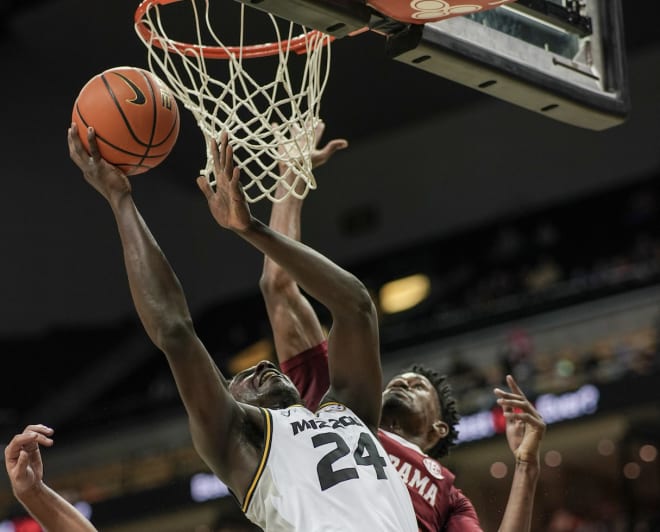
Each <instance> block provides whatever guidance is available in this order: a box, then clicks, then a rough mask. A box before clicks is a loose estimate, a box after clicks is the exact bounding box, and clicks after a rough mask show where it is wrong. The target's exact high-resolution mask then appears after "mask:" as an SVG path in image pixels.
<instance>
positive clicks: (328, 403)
mask: <svg viewBox="0 0 660 532" xmlns="http://www.w3.org/2000/svg"><path fill="white" fill-rule="evenodd" d="M330 405H338V406H343V407H344V408H347V407H346V405H345V404H344V403H340V402H339V401H325V402H324V403H321V404H320V405H319V406H318V407H317V408H316V411H317V412H318V411H319V410H321V408H325V407H326V406H330Z"/></svg>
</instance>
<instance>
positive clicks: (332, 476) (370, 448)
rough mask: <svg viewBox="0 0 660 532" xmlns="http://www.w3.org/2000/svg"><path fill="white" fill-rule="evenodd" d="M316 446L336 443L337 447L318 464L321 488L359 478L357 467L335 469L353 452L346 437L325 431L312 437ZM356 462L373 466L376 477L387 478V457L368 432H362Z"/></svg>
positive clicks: (354, 457) (360, 464)
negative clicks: (337, 463) (382, 453)
mask: <svg viewBox="0 0 660 532" xmlns="http://www.w3.org/2000/svg"><path fill="white" fill-rule="evenodd" d="M312 443H313V444H314V447H321V446H323V445H334V446H335V448H334V449H333V450H331V451H330V452H329V453H328V454H326V455H325V456H324V457H323V458H321V460H320V461H319V463H318V465H317V466H316V472H317V473H318V476H319V482H320V483H321V490H322V491H324V490H327V489H328V488H331V487H332V486H334V485H335V484H339V483H340V482H344V481H345V480H351V479H353V478H358V471H357V468H354V467H345V468H342V469H333V467H332V465H333V464H334V463H335V462H336V461H337V460H339V459H340V458H343V457H344V456H346V455H347V454H349V453H350V452H351V450H350V448H349V447H348V445H347V444H346V442H345V441H344V439H343V438H342V437H341V436H340V435H339V434H337V433H336V432H324V433H321V434H316V435H315V436H313V437H312ZM353 459H354V460H355V464H356V465H359V466H371V467H373V468H374V470H375V471H376V478H379V479H386V478H387V475H386V474H385V465H386V464H387V462H385V458H383V457H382V456H380V455H379V454H378V449H377V448H376V445H375V444H374V441H373V439H372V436H370V435H369V434H367V433H366V432H362V433H361V434H360V439H359V440H358V444H357V447H356V448H355V451H354V452H353Z"/></svg>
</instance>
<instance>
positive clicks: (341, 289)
mask: <svg viewBox="0 0 660 532" xmlns="http://www.w3.org/2000/svg"><path fill="white" fill-rule="evenodd" d="M238 234H239V235H240V236H241V237H242V238H243V239H245V240H247V241H248V242H250V243H251V244H252V245H253V246H255V247H256V248H257V249H259V250H260V251H261V252H262V253H264V254H265V255H267V256H268V257H269V258H270V259H272V260H273V261H275V262H276V263H278V264H279V265H280V266H281V267H282V268H284V270H286V272H287V273H288V274H289V275H290V276H291V278H292V279H293V280H294V281H295V282H296V283H297V284H298V285H300V286H301V287H302V288H303V289H304V290H305V291H306V292H307V293H309V294H310V295H311V296H312V297H314V298H315V299H317V300H318V301H320V302H321V303H322V304H324V305H325V306H326V307H328V309H329V310H330V312H331V313H332V314H333V317H336V314H337V313H338V312H340V311H346V312H349V313H351V314H352V313H354V312H364V311H365V309H366V307H367V305H371V299H370V297H369V294H368V292H367V291H366V288H365V287H364V285H363V284H362V283H361V282H360V281H359V280H358V279H357V278H356V277H355V276H354V275H352V274H350V273H349V272H347V271H346V270H344V269H343V268H340V267H339V266H338V265H336V264H335V263H333V262H332V261H330V260H329V259H327V258H326V257H324V256H323V255H321V254H320V253H318V252H316V251H315V250H313V249H311V248H309V247H308V246H306V245H304V244H302V243H300V242H296V241H294V240H292V239H290V238H288V237H286V236H283V235H281V234H279V233H277V232H275V231H273V230H271V229H270V228H269V227H267V226H265V225H264V224H263V223H261V222H260V221H258V220H254V219H253V220H252V221H251V222H250V225H249V226H248V228H247V229H246V230H245V231H241V232H239V233H238Z"/></svg>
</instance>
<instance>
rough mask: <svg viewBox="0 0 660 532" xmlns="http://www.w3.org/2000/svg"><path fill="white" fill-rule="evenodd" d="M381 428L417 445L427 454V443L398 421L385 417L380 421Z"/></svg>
mask: <svg viewBox="0 0 660 532" xmlns="http://www.w3.org/2000/svg"><path fill="white" fill-rule="evenodd" d="M380 428H381V429H383V430H386V431H388V432H392V433H393V434H396V435H397V436H400V437H401V438H403V439H404V440H406V441H408V442H410V443H413V444H415V445H417V447H419V448H420V449H422V450H423V451H424V452H426V449H424V446H425V443H426V442H424V441H422V438H420V436H419V435H418V434H415V433H412V432H411V431H410V430H407V427H403V426H401V424H400V423H399V420H398V419H396V418H393V417H385V416H383V417H382V418H381V421H380Z"/></svg>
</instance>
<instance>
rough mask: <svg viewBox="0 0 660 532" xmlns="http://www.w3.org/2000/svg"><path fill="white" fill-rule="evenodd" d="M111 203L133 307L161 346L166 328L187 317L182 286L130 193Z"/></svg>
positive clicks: (177, 323) (156, 342) (178, 323)
mask: <svg viewBox="0 0 660 532" xmlns="http://www.w3.org/2000/svg"><path fill="white" fill-rule="evenodd" d="M111 206H112V210H113V213H114V215H115V219H116V222H117V228H118V230H119V235H120V238H121V243H122V248H123V252H124V263H125V266H126V273H127V275H128V282H129V287H130V291H131V295H132V297H133V301H134V303H135V308H136V310H137V312H138V315H139V316H140V319H141V321H142V323H143V325H144V327H145V329H146V331H147V334H148V335H149V337H150V338H151V339H152V341H153V342H154V343H155V344H156V345H158V346H159V347H162V342H163V337H164V336H166V335H167V333H168V331H170V330H172V328H175V327H177V326H179V325H181V324H182V323H188V322H189V321H190V312H189V310H188V305H187V303H186V299H185V296H184V293H183V290H182V288H181V285H180V283H179V280H178V279H177V277H176V275H175V273H174V271H173V270H172V268H171V266H170V265H169V263H168V261H167V259H166V258H165V256H164V254H163V252H162V251H161V249H160V247H159V245H158V243H157V242H156V240H155V239H154V237H153V235H152V234H151V231H150V230H149V228H148V227H147V226H146V224H145V223H144V220H143V219H142V216H141V215H140V213H139V211H138V209H137V207H136V206H135V204H134V203H133V200H132V197H131V196H130V195H128V194H127V195H123V196H121V197H119V198H117V199H115V200H114V201H112V202H111Z"/></svg>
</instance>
